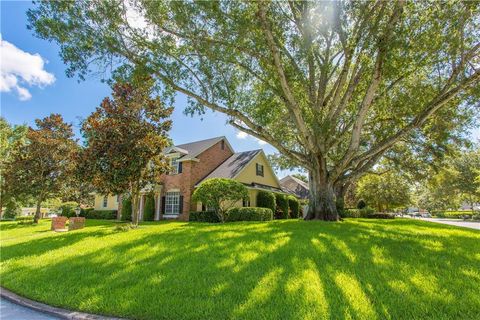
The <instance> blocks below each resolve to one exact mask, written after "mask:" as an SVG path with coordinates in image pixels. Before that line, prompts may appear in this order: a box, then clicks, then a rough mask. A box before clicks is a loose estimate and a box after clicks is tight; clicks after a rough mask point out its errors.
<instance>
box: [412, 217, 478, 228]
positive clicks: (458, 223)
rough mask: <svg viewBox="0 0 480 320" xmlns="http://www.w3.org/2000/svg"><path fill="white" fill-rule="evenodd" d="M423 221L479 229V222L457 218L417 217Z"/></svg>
mask: <svg viewBox="0 0 480 320" xmlns="http://www.w3.org/2000/svg"><path fill="white" fill-rule="evenodd" d="M417 219H421V220H424V221H430V222H437V223H443V224H449V225H451V226H457V227H465V228H470V229H477V230H480V222H473V221H463V220H458V219H439V218H417Z"/></svg>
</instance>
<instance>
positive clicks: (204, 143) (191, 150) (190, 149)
mask: <svg viewBox="0 0 480 320" xmlns="http://www.w3.org/2000/svg"><path fill="white" fill-rule="evenodd" d="M223 139H225V144H227V145H228V146H229V147H230V149H231V146H230V144H229V143H228V140H227V139H226V138H225V137H223V136H222V137H215V138H210V139H206V140H200V141H194V142H189V143H184V144H179V145H176V146H175V147H176V148H180V149H183V150H185V151H187V154H186V155H185V156H183V157H182V158H181V159H182V160H185V159H192V158H195V157H196V156H198V155H199V154H200V153H202V152H203V151H205V150H207V149H208V148H210V147H211V146H213V145H214V144H216V143H217V142H220V141H221V140H223Z"/></svg>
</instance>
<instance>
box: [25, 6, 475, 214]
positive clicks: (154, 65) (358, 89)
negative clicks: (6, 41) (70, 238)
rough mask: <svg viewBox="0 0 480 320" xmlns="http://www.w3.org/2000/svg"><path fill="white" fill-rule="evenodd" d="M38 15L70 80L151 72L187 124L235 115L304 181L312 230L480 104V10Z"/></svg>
mask: <svg viewBox="0 0 480 320" xmlns="http://www.w3.org/2000/svg"><path fill="white" fill-rule="evenodd" d="M28 16H29V21H30V27H32V28H33V29H34V30H35V32H36V34H37V35H38V36H39V37H41V38H45V39H49V40H54V41H56V42H57V43H59V44H60V47H61V56H62V58H63V60H64V62H65V63H66V64H67V65H68V69H67V74H68V75H70V76H73V75H75V74H78V75H79V76H80V77H81V78H83V77H85V76H86V75H87V74H89V73H91V70H92V68H93V66H97V67H98V66H102V67H108V68H111V67H117V66H123V65H125V64H126V65H141V66H143V67H144V70H145V71H146V72H148V73H149V74H151V75H152V76H153V77H154V78H155V79H156V80H157V81H158V82H159V83H160V84H161V85H162V94H163V95H165V96H169V97H171V96H172V94H173V93H174V92H180V93H183V94H185V95H186V96H187V97H188V98H189V102H190V103H189V106H188V108H187V112H190V113H192V114H193V113H196V112H199V113H202V112H203V111H204V108H209V109H211V110H214V111H218V112H221V113H224V114H226V115H227V116H228V119H229V123H230V124H231V125H232V126H234V127H235V128H237V129H239V130H241V131H243V132H246V133H248V134H250V135H252V136H255V137H257V138H259V139H261V140H264V141H266V142H268V143H270V144H271V145H272V146H274V147H275V148H276V149H277V150H278V151H279V152H280V153H281V155H282V156H283V157H286V158H287V159H288V160H289V161H291V162H293V163H295V164H296V165H298V166H301V167H303V168H305V169H306V170H307V171H308V172H309V183H310V193H311V196H310V197H311V198H310V206H309V214H308V216H307V218H310V219H311V218H321V219H327V220H337V219H338V213H337V210H336V206H335V192H336V190H337V189H338V190H341V189H342V188H344V186H345V185H348V184H349V183H350V182H351V181H354V180H356V179H358V178H359V177H360V176H362V175H364V174H365V173H366V172H367V171H368V170H370V169H371V168H372V167H373V166H374V165H375V164H376V163H377V162H378V161H379V159H381V158H382V157H383V156H384V154H385V153H386V152H388V151H389V150H391V148H392V147H394V146H395V145H396V144H397V143H399V142H402V141H403V142H408V144H411V143H413V142H418V141H422V140H424V139H426V137H427V136H428V134H429V132H435V131H436V129H435V127H438V126H440V125H441V124H442V123H451V122H454V121H457V119H458V118H459V117H462V115H464V114H466V113H468V112H471V110H472V106H475V105H476V104H478V98H479V94H480V92H479V91H480V86H479V85H478V83H479V79H480V70H479V63H480V61H479V56H480V55H479V53H480V41H479V39H480V3H479V2H475V1H449V2H445V3H431V2H422V1H365V2H360V1H335V2H333V1H332V2H330V1H323V2H310V1H295V2H293V1H290V2H280V1H277V2H268V1H260V2H246V1H198V2H197V1H193V2H186V1H123V2H122V1H120V2H117V1H99V2H93V3H92V2H91V1H74V2H56V1H46V2H40V3H38V4H37V5H36V6H35V8H34V9H32V10H30V11H29V12H28ZM279 124H282V125H279ZM432 130H433V131H432Z"/></svg>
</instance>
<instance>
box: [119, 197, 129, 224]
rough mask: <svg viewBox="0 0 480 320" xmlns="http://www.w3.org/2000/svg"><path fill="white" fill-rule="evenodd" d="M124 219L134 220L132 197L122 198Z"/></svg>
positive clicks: (122, 218) (122, 216) (122, 217)
mask: <svg viewBox="0 0 480 320" xmlns="http://www.w3.org/2000/svg"><path fill="white" fill-rule="evenodd" d="M120 219H121V220H123V221H132V199H131V198H130V197H124V198H123V199H122V215H121V217H120Z"/></svg>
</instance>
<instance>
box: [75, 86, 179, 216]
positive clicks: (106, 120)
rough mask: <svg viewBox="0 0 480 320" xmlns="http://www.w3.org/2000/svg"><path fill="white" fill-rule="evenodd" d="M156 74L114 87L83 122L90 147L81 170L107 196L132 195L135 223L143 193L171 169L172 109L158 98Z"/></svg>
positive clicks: (84, 151) (83, 159)
mask: <svg viewBox="0 0 480 320" xmlns="http://www.w3.org/2000/svg"><path fill="white" fill-rule="evenodd" d="M153 93H154V92H153V81H152V79H151V78H143V77H141V78H136V79H135V80H134V81H132V82H119V83H116V84H114V85H113V92H112V98H109V97H107V98H105V99H104V100H103V101H102V103H101V105H100V106H99V107H97V109H96V110H95V112H93V113H92V114H91V115H90V116H89V117H88V118H87V119H86V120H85V121H84V122H83V124H82V133H83V135H84V137H85V142H86V145H85V148H84V149H83V151H82V152H81V153H80V155H79V157H80V158H79V166H80V169H79V170H80V171H81V172H83V174H84V178H85V179H86V180H89V181H92V184H93V186H94V187H95V189H96V191H97V192H98V193H101V194H123V193H126V192H128V193H130V195H131V199H132V200H131V203H132V223H133V224H135V225H136V224H138V217H139V196H140V191H141V190H142V189H143V188H145V187H148V186H153V185H154V184H155V183H156V182H158V181H159V178H160V175H161V174H162V173H164V172H165V171H166V170H167V169H168V168H169V166H168V163H167V161H166V160H165V157H164V155H163V154H162V151H163V150H164V148H165V147H167V146H168V143H169V140H168V139H167V137H166V134H167V131H168V130H170V127H171V121H170V120H165V119H166V118H167V117H169V116H170V114H171V112H172V109H171V108H166V107H165V105H164V104H163V103H162V102H161V100H160V97H158V96H156V97H153Z"/></svg>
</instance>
